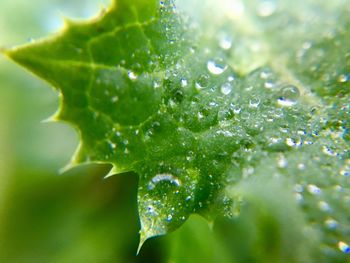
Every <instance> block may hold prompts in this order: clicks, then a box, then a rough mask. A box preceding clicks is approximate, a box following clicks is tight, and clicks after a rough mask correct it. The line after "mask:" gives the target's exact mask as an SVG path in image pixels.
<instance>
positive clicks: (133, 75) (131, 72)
mask: <svg viewBox="0 0 350 263" xmlns="http://www.w3.org/2000/svg"><path fill="white" fill-rule="evenodd" d="M128 76H129V79H131V80H136V79H137V75H136V74H135V73H134V72H133V71H129V72H128Z"/></svg>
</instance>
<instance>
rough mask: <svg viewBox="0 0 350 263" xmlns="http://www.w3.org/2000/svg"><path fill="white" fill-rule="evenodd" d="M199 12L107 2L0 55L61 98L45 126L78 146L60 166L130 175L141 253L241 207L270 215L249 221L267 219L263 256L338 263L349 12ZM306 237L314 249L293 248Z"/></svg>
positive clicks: (278, 5)
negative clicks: (95, 166)
mask: <svg viewBox="0 0 350 263" xmlns="http://www.w3.org/2000/svg"><path fill="white" fill-rule="evenodd" d="M205 3H206V4H202V2H201V1H199V2H198V3H197V2H196V1H193V2H191V3H186V2H184V3H182V1H179V9H177V8H175V6H174V4H173V2H172V1H162V2H158V1H145V0H137V1H133V2H132V3H130V1H125V0H119V1H114V2H113V4H112V6H111V7H110V8H109V9H108V10H107V11H104V12H103V14H101V15H100V16H99V18H97V19H95V20H93V21H90V22H72V21H67V22H66V27H65V29H64V30H63V31H62V32H61V33H60V34H58V35H57V36H55V37H52V38H49V39H45V40H42V41H38V42H35V43H31V44H29V45H25V46H22V47H18V48H14V49H12V50H8V51H6V54H7V55H8V56H9V57H10V58H12V59H13V60H14V61H16V62H17V63H19V64H21V65H22V66H24V67H26V68H27V69H29V70H30V71H31V72H33V73H35V74H36V75H38V76H39V77H41V78H43V79H45V80H46V81H48V82H49V83H50V84H51V85H53V86H54V87H55V88H57V89H58V90H59V91H60V94H61V96H60V98H61V107H60V109H59V111H58V112H57V114H56V115H55V117H54V119H55V120H63V121H66V122H69V123H71V124H72V125H74V126H75V127H76V128H77V131H78V132H79V134H80V137H81V143H80V146H79V148H78V150H77V152H76V154H75V155H74V158H73V159H72V161H71V163H70V164H69V165H68V168H70V167H73V166H75V165H79V164H83V163H90V162H97V163H111V164H113V167H114V168H113V169H112V171H111V172H110V174H109V175H113V174H114V173H122V172H127V171H134V172H136V173H137V174H138V175H139V189H138V207H139V215H140V221H141V232H140V233H141V242H140V243H141V244H142V243H143V242H144V241H145V240H146V239H147V238H150V237H153V236H157V235H163V234H166V233H168V232H169V231H173V230H175V229H177V228H178V227H179V226H180V225H182V224H183V223H184V221H185V220H186V219H187V218H188V217H189V216H190V215H191V214H192V213H198V214H201V215H203V216H205V217H206V218H207V219H208V220H213V219H215V218H216V217H217V216H222V215H223V216H226V217H229V218H233V219H235V218H237V217H239V214H240V211H241V209H243V210H244V207H245V205H246V204H250V205H252V206H253V207H259V206H261V207H263V208H264V207H266V209H265V210H266V211H267V212H268V214H269V216H260V215H261V214H262V215H264V214H265V212H261V213H260V212H256V213H257V214H258V216H257V218H258V219H257V221H259V220H260V218H262V219H261V220H271V221H273V220H275V221H276V222H279V223H278V224H276V225H277V228H278V229H279V228H281V229H280V230H281V231H277V232H276V233H277V234H276V236H277V237H276V238H277V240H282V241H281V242H282V243H283V245H281V246H280V247H277V248H276V251H277V252H276V253H275V254H274V255H275V256H274V260H276V258H278V257H279V256H281V255H282V256H281V257H282V259H283V258H284V257H288V258H290V262H302V261H307V259H305V258H303V255H304V254H305V253H302V252H300V251H305V246H306V247H307V248H310V250H311V249H316V250H317V251H319V253H320V254H321V255H323V258H326V257H329V258H332V259H333V258H337V259H344V257H345V256H346V255H345V253H349V247H348V246H347V245H346V244H349V242H350V239H349V235H348V233H349V231H350V227H349V217H348V214H350V209H349V207H350V206H349V202H350V189H349V178H350V177H349V173H350V156H349V150H350V144H349V137H350V136H349V128H350V125H349V121H350V114H349V110H350V109H349V107H350V106H349V105H350V103H349V101H350V68H349V67H350V48H349V47H350V45H349V44H350V36H349V33H348V30H347V28H348V27H349V23H350V21H349V19H348V16H347V14H348V11H349V10H350V5H349V3H348V2H347V1H341V0H338V1H335V2H334V3H332V4H331V3H318V2H317V1H313V0H309V1H306V2H305V1H296V3H295V4H293V5H291V3H289V2H287V1H280V2H274V1H263V2H261V1H254V0H251V1H247V2H244V3H243V2H240V1H223V2H222V4H220V5H217V4H215V3H213V2H210V1H207V2H205ZM340 3H341V4H342V5H341V6H342V8H339V6H340ZM179 10H180V11H179ZM325 18H327V19H325ZM281 27H283V30H281ZM257 182H258V183H257ZM261 188H262V189H261ZM276 189H278V190H276ZM275 198H277V199H278V198H280V199H281V200H285V202H277V203H274V202H273V200H274V199H275ZM295 199H296V200H295ZM296 204H298V206H296V207H295V205H296ZM283 211H285V212H286V213H288V215H289V216H288V217H285V216H283V215H281V213H283ZM301 211H302V212H303V216H300V213H299V212H301ZM254 214H255V212H253V213H252V215H253V216H254ZM266 218H267V219H266ZM271 218H272V219H271ZM273 218H275V219H273ZM286 220H290V223H292V222H298V224H300V225H299V226H298V227H297V228H296V230H295V231H296V232H295V233H299V235H291V234H290V232H289V231H286V230H287V229H286V228H288V222H285V221H286ZM262 225H264V224H262ZM305 229H306V230H307V232H305V231H306V230H305ZM304 230H305V231H304ZM305 233H312V234H311V236H314V237H315V238H314V239H313V242H305V243H304V242H302V243H300V239H303V238H307V234H305ZM287 237H290V240H288V241H286V240H287ZM268 242H269V241H268V240H267V241H264V243H265V244H263V245H266V243H268ZM288 243H292V244H293V246H295V249H296V250H298V251H299V252H300V253H299V252H298V253H294V254H292V255H290V253H285V252H286V251H287V250H288V245H287V244H288ZM311 243H313V244H311ZM314 244H316V246H315V247H316V248H313V246H314ZM279 251H282V252H281V253H280V252H279Z"/></svg>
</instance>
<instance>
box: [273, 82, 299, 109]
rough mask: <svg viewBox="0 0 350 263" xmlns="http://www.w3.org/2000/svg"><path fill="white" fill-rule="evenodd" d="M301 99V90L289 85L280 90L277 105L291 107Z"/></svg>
mask: <svg viewBox="0 0 350 263" xmlns="http://www.w3.org/2000/svg"><path fill="white" fill-rule="evenodd" d="M299 97H300V91H299V89H298V88H297V87H295V86H293V85H287V86H284V87H283V88H282V89H281V90H280V93H279V96H278V99H277V103H278V104H279V105H281V106H284V107H291V106H293V105H295V104H296V103H297V102H298V99H299Z"/></svg>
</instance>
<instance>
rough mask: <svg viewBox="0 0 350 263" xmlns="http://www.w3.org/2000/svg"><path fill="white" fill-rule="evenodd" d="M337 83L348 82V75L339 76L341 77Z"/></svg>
mask: <svg viewBox="0 0 350 263" xmlns="http://www.w3.org/2000/svg"><path fill="white" fill-rule="evenodd" d="M338 81H339V82H341V83H344V82H347V81H350V75H346V74H341V75H340V76H339V77H338Z"/></svg>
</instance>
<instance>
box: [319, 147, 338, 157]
mask: <svg viewBox="0 0 350 263" xmlns="http://www.w3.org/2000/svg"><path fill="white" fill-rule="evenodd" d="M322 152H323V153H324V154H327V155H329V156H337V155H338V154H337V153H336V152H334V151H333V150H332V149H331V148H329V147H327V146H322Z"/></svg>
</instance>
